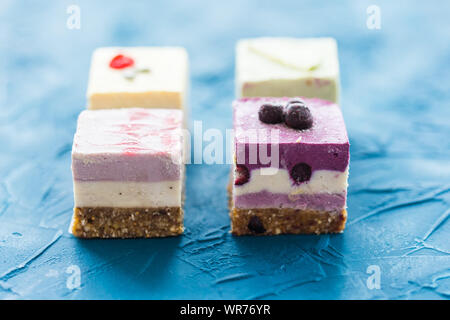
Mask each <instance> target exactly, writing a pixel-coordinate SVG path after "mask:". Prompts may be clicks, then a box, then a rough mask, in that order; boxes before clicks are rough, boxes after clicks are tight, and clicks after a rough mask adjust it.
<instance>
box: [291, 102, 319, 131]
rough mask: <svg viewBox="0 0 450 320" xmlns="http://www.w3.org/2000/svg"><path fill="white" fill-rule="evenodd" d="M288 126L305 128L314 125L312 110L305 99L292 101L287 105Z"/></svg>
mask: <svg viewBox="0 0 450 320" xmlns="http://www.w3.org/2000/svg"><path fill="white" fill-rule="evenodd" d="M284 121H285V122H286V125H287V126H288V127H291V128H294V129H299V130H305V129H309V128H311V127H312V125H313V117H312V114H311V111H309V109H308V107H307V106H306V105H305V103H304V102H303V101H290V102H289V103H288V104H287V106H286V114H285V120H284Z"/></svg>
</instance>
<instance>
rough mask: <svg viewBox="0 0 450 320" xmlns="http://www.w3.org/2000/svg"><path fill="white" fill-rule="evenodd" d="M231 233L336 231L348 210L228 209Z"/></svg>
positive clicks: (338, 230)
mask: <svg viewBox="0 0 450 320" xmlns="http://www.w3.org/2000/svg"><path fill="white" fill-rule="evenodd" d="M230 217H231V233H232V234H234V235H238V236H240V235H277V234H283V233H291V234H321V233H338V232H341V231H342V230H344V228H345V222H346V220H347V211H346V210H345V209H344V210H342V211H340V212H327V211H317V210H300V209H290V208H284V209H271V208H269V209H237V208H233V209H232V210H230Z"/></svg>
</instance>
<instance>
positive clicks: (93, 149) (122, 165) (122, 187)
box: [72, 108, 184, 237]
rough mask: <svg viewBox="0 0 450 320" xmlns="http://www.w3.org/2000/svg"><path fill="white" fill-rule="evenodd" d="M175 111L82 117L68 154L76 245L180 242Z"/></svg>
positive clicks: (178, 120) (180, 168)
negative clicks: (99, 240)
mask: <svg viewBox="0 0 450 320" xmlns="http://www.w3.org/2000/svg"><path fill="white" fill-rule="evenodd" d="M183 152H184V151H183V140H182V111H181V110H177V109H138V108H129V109H128V108H127V109H111V110H85V111H83V112H82V113H81V114H80V116H79V118H78V127H77V132H76V134H75V137H74V142H73V149H72V172H73V179H74V200H75V213H74V219H73V224H72V232H73V233H74V234H75V235H76V236H80V237H152V236H166V235H176V234H180V233H181V232H182V230H183V226H182V217H183V212H182V193H183V181H184V164H183V161H182V159H183Z"/></svg>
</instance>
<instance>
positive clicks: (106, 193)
mask: <svg viewBox="0 0 450 320" xmlns="http://www.w3.org/2000/svg"><path fill="white" fill-rule="evenodd" d="M181 193H182V180H178V181H161V182H134V181H74V201H75V207H119V208H146V207H179V206H181V203H182V199H181V197H182V194H181Z"/></svg>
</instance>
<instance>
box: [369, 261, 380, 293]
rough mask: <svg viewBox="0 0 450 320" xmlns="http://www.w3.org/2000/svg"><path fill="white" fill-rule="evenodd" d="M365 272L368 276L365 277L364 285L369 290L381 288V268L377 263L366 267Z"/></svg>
mask: <svg viewBox="0 0 450 320" xmlns="http://www.w3.org/2000/svg"><path fill="white" fill-rule="evenodd" d="M366 273H367V274H370V276H369V277H368V278H367V281H366V285H367V288H368V289H369V290H374V289H377V290H378V289H381V268H380V266H379V265H376V264H373V265H370V266H368V267H367V270H366Z"/></svg>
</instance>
